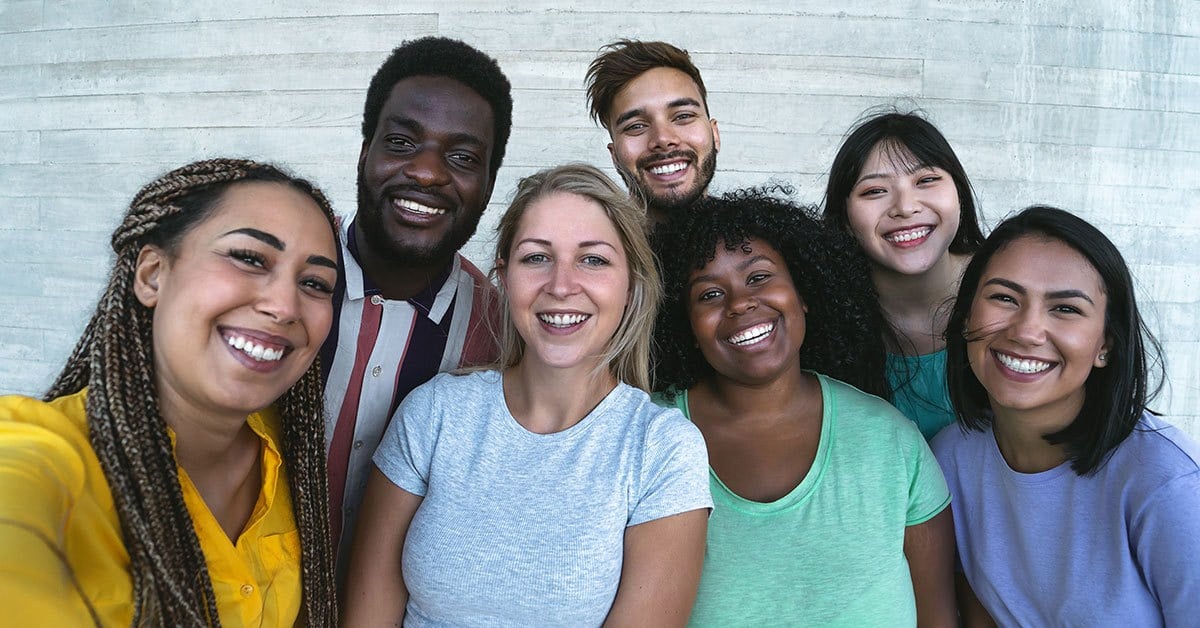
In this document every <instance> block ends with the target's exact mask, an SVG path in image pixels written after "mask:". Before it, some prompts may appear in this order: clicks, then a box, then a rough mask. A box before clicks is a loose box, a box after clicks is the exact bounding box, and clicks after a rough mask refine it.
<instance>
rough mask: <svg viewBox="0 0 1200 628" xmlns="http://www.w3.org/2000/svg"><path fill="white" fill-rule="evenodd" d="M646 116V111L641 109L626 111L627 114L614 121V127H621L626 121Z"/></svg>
mask: <svg viewBox="0 0 1200 628" xmlns="http://www.w3.org/2000/svg"><path fill="white" fill-rule="evenodd" d="M644 115H646V110H645V109H640V108H639V109H630V110H629V111H626V112H625V113H623V114H621V115H619V116H617V119H616V120H613V123H612V125H613V126H620V125H621V123H623V122H625V121H626V120H628V119H630V118H636V117H638V116H644Z"/></svg>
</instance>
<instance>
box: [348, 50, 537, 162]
mask: <svg viewBox="0 0 1200 628" xmlns="http://www.w3.org/2000/svg"><path fill="white" fill-rule="evenodd" d="M411 76H445V77H447V78H452V79H454V80H456V81H458V82H459V83H462V84H463V85H466V86H467V87H469V88H471V89H472V90H474V91H475V93H477V94H479V95H480V96H482V97H483V99H484V100H486V101H487V102H488V104H489V105H491V107H492V118H493V125H494V126H493V129H494V130H493V135H492V140H493V141H492V143H493V146H492V160H491V163H490V164H488V165H489V167H490V170H491V174H492V177H493V178H495V176H496V171H497V170H499V169H500V164H501V163H502V162H503V161H504V149H505V146H506V145H507V144H508V136H509V133H510V132H511V131H512V107H513V101H512V85H510V84H509V82H508V78H506V77H505V76H504V72H502V71H500V65H499V64H497V63H496V60H495V59H493V58H491V57H489V56H487V55H486V54H484V53H482V52H480V51H479V50H477V49H475V48H473V47H472V46H470V45H468V44H466V43H463V42H461V41H458V40H457V39H449V38H446V37H423V38H421V39H414V40H412V41H406V42H404V43H403V44H402V45H400V46H399V47H397V48H396V49H395V50H393V51H392V54H391V56H389V57H388V58H387V60H386V61H384V62H383V65H381V66H379V69H378V70H376V71H375V76H373V77H372V78H371V86H370V87H368V88H367V102H366V104H365V105H364V106H363V123H362V134H363V141H364V142H370V141H371V139H372V138H373V137H375V127H376V126H378V124H379V112H380V111H382V110H383V105H384V103H386V102H387V99H388V97H389V96H390V95H391V93H392V88H393V87H395V85H396V83H399V82H400V81H402V80H404V79H406V78H409V77H411Z"/></svg>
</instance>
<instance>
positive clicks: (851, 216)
mask: <svg viewBox="0 0 1200 628" xmlns="http://www.w3.org/2000/svg"><path fill="white" fill-rule="evenodd" d="M877 218H878V217H877V216H876V215H875V214H874V212H872V211H871V208H870V207H868V206H866V205H865V204H864V203H863V201H860V200H857V199H853V198H851V199H850V200H848V201H847V202H846V224H847V225H849V227H850V233H851V234H852V235H853V236H854V238H855V239H856V240H858V241H859V242H860V243H861V242H864V241H866V240H867V239H868V238H870V237H871V236H873V235H874V234H875V223H876V220H877Z"/></svg>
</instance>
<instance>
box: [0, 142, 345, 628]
mask: <svg viewBox="0 0 1200 628" xmlns="http://www.w3.org/2000/svg"><path fill="white" fill-rule="evenodd" d="M112 245H113V250H114V251H115V252H116V261H115V264H114V266H113V270H112V273H111V275H110V278H109V282H108V285H107V287H106V288H105V290H104V293H103V295H102V296H101V298H100V302H99V304H98V305H97V307H96V311H95V313H94V314H93V315H92V318H91V320H90V322H89V323H88V325H87V327H86V329H85V330H84V332H83V337H82V338H81V339H80V340H79V343H78V345H77V346H76V347H75V350H74V352H73V353H72V355H71V357H70V358H69V359H68V361H67V365H66V367H65V368H64V369H63V371H62V373H61V374H60V375H59V376H58V379H57V381H55V383H54V385H53V386H52V387H51V388H50V391H49V392H48V393H47V394H46V396H45V401H37V400H34V399H29V398H25V397H16V396H12V397H3V398H0V608H3V609H4V612H5V613H6V615H5V620H6V621H7V622H11V623H12V625H31V626H32V625H42V626H80V625H87V624H94V625H104V626H116V625H124V626H129V625H134V626H142V625H150V626H217V625H222V624H224V625H235V626H242V625H247V626H248V625H254V626H280V625H293V624H301V625H309V626H329V625H332V624H333V623H334V622H335V612H336V611H335V604H334V588H333V564H332V561H331V554H330V546H329V538H328V534H329V528H328V525H329V524H328V521H329V520H328V489H327V482H326V475H325V473H326V471H325V450H324V438H323V430H324V422H323V419H322V403H321V386H320V381H319V377H320V373H319V365H317V364H316V363H315V358H316V356H317V351H318V349H319V348H320V346H321V343H322V342H323V341H324V339H325V336H326V334H327V333H328V331H329V325H330V320H331V318H332V307H333V306H332V302H331V298H330V294H331V290H332V287H333V284H334V282H335V280H336V279H337V273H338V269H337V263H336V261H335V260H336V259H337V235H336V229H335V227H334V216H333V213H332V210H331V209H330V207H329V203H328V201H326V199H325V197H324V196H323V195H322V194H321V192H320V191H319V190H317V189H316V188H314V187H313V186H312V185H311V184H309V183H308V182H307V181H304V180H303V179H297V178H294V177H291V176H289V175H287V174H285V173H283V172H281V171H280V170H278V169H277V168H275V167H273V166H270V165H265V164H258V163H255V162H252V161H242V160H230V159H215V160H209V161H202V162H197V163H193V164H190V165H188V166H184V167H182V168H179V169H177V170H174V171H172V172H169V173H167V174H166V175H164V176H163V177H161V178H160V179H158V180H156V181H154V182H152V183H150V184H149V185H147V186H146V187H144V188H142V190H141V191H140V192H139V193H138V194H137V196H136V197H135V198H134V200H133V202H132V203H131V204H130V206H129V210H128V212H127V213H126V215H125V218H124V220H123V221H122V222H121V224H120V226H119V227H117V229H116V231H115V232H114V233H113V237H112Z"/></svg>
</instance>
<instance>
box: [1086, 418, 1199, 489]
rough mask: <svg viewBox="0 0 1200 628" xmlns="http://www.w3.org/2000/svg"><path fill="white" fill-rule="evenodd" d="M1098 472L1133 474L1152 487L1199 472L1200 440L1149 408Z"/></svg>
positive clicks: (1132, 475)
mask: <svg viewBox="0 0 1200 628" xmlns="http://www.w3.org/2000/svg"><path fill="white" fill-rule="evenodd" d="M1106 467H1107V470H1106ZM1099 472H1100V473H1106V474H1107V473H1113V474H1117V475H1121V476H1126V477H1130V478H1132V480H1131V481H1132V482H1134V483H1136V484H1141V485H1144V490H1146V491H1153V490H1156V489H1157V487H1159V486H1162V485H1165V484H1167V483H1170V482H1171V481H1172V480H1175V479H1176V478H1180V477H1184V476H1198V475H1200V443H1197V442H1196V441H1195V440H1194V439H1192V438H1191V437H1190V436H1188V435H1187V434H1186V433H1184V432H1183V430H1180V429H1179V428H1177V427H1175V426H1174V425H1172V424H1171V423H1170V422H1168V421H1167V420H1166V419H1164V418H1162V417H1158V416H1154V415H1152V414H1150V413H1149V412H1146V413H1143V414H1142V418H1141V419H1139V420H1138V423H1137V426H1136V427H1134V429H1133V432H1131V433H1130V434H1129V436H1128V437H1127V438H1126V439H1125V440H1124V441H1122V442H1121V444H1120V445H1118V446H1117V448H1116V450H1115V451H1114V452H1113V454H1112V457H1111V458H1110V459H1109V460H1108V461H1107V462H1106V463H1104V464H1103V465H1102V466H1101V467H1100V469H1099Z"/></svg>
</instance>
